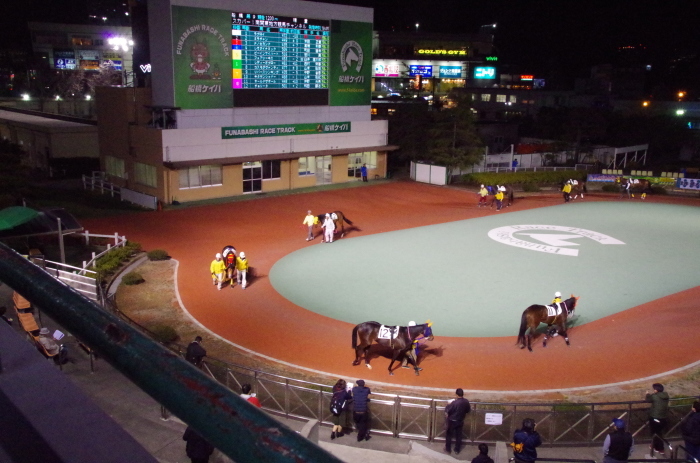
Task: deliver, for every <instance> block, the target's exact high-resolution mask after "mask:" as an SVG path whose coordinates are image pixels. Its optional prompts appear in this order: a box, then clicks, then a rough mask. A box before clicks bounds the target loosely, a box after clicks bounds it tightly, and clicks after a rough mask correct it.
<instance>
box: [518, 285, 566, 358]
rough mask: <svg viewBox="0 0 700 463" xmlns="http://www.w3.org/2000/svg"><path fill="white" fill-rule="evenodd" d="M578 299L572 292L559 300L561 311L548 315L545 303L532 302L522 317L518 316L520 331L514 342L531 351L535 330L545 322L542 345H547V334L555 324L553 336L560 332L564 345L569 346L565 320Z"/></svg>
mask: <svg viewBox="0 0 700 463" xmlns="http://www.w3.org/2000/svg"><path fill="white" fill-rule="evenodd" d="M579 299H580V298H579V297H576V296H574V295H573V294H572V295H571V297H570V298H569V299H567V300H565V301H563V302H560V306H561V313H559V314H557V315H549V313H548V311H547V306H545V305H537V304H534V305H531V306H530V307H528V308H527V309H525V310H524V311H523V315H522V317H520V331H519V332H518V341H517V343H516V344H520V348H521V349H524V348H525V347H526V346H527V348H528V350H529V351H530V352H532V338H533V337H534V334H535V330H537V327H538V326H539V325H540V323H546V324H547V332H546V333H545V335H544V341H543V342H542V346H543V347H547V339H548V334H550V328H551V326H552V325H556V327H557V328H556V330H557V331H556V332H555V334H554V335H553V336H556V334H557V332H560V333H561V335H562V336H564V340H565V341H566V345H567V346H570V345H571V344H569V337H568V335H567V334H566V322H567V320H568V318H569V316H571V315H572V314H573V313H574V309H575V308H576V303H577V302H578V300H579ZM552 306H553V307H554V308H555V310H556V305H554V304H552ZM528 328H529V329H530V331H529V332H528V334H527V337H526V336H525V332H526V331H527V330H528Z"/></svg>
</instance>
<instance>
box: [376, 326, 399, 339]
mask: <svg viewBox="0 0 700 463" xmlns="http://www.w3.org/2000/svg"><path fill="white" fill-rule="evenodd" d="M399 328H400V327H399V326H384V325H382V326H380V327H379V334H377V339H389V340H391V339H396V338H397V337H398V336H399Z"/></svg>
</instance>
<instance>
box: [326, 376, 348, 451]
mask: <svg viewBox="0 0 700 463" xmlns="http://www.w3.org/2000/svg"><path fill="white" fill-rule="evenodd" d="M350 400H352V393H351V392H350V388H348V383H347V382H346V381H345V380H344V379H339V380H338V381H337V382H336V383H335V385H334V386H333V397H331V413H332V415H333V416H332V417H331V422H332V423H333V431H332V432H331V440H333V439H335V438H336V437H343V436H344V434H343V425H342V424H341V423H345V421H346V420H345V416H346V414H347V412H346V411H347V408H348V402H349V401H350Z"/></svg>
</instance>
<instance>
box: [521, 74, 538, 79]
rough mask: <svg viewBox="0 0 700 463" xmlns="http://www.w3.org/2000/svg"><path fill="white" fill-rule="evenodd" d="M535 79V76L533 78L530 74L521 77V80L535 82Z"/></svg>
mask: <svg viewBox="0 0 700 463" xmlns="http://www.w3.org/2000/svg"><path fill="white" fill-rule="evenodd" d="M534 78H535V76H531V75H529V74H526V75H521V76H520V80H533V79H534Z"/></svg>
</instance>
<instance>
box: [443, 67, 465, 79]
mask: <svg viewBox="0 0 700 463" xmlns="http://www.w3.org/2000/svg"><path fill="white" fill-rule="evenodd" d="M440 77H442V78H446V79H460V78H461V77H462V66H440Z"/></svg>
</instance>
